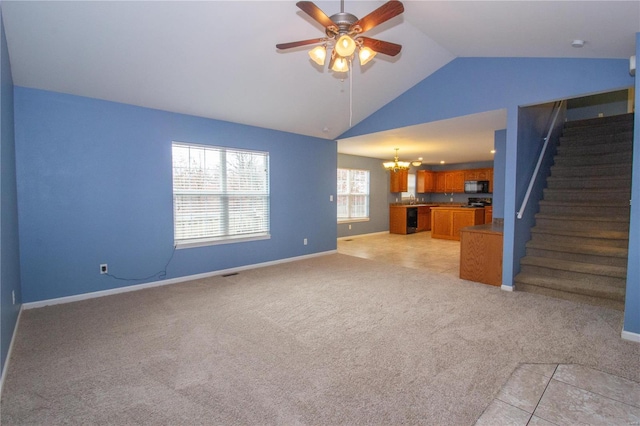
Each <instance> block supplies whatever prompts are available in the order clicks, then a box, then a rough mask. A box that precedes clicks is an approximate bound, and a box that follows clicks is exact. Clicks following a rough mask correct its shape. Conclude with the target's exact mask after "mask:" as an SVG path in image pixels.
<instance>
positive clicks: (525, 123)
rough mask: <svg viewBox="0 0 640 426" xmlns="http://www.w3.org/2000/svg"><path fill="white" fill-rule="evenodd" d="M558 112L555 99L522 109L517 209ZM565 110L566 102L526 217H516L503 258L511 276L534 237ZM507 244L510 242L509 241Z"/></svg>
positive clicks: (520, 116)
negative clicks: (508, 246) (528, 242)
mask: <svg viewBox="0 0 640 426" xmlns="http://www.w3.org/2000/svg"><path fill="white" fill-rule="evenodd" d="M555 112H556V109H555V108H554V104H553V103H550V104H542V105H536V106H531V107H524V108H520V109H519V111H518V138H517V139H518V147H517V157H518V160H517V162H516V170H517V178H516V194H517V196H516V209H517V210H516V211H519V210H520V208H521V205H522V202H523V200H524V197H525V194H526V192H527V188H528V186H529V182H530V180H531V177H532V176H533V173H534V171H535V167H536V164H537V161H538V158H539V157H540V153H541V152H542V149H543V147H544V140H545V138H546V136H547V133H548V131H549V126H551V124H552V122H553V116H554V114H555ZM564 112H565V108H564V104H563V106H562V107H561V108H560V111H559V113H558V118H557V120H556V122H555V124H554V129H553V132H552V134H551V136H550V138H549V144H548V146H547V149H546V151H545V155H544V158H543V161H542V162H541V165H540V170H539V171H538V175H537V177H536V179H535V181H534V185H533V186H532V190H531V194H530V196H529V201H528V203H527V205H526V208H525V209H524V210H523V214H522V218H521V219H516V220H515V231H514V239H513V240H512V241H513V246H512V247H510V248H509V250H506V251H505V256H504V259H503V265H506V268H505V271H508V273H505V274H506V276H508V277H510V278H512V277H514V276H515V275H516V274H518V273H519V272H520V259H521V258H522V257H523V256H524V255H525V244H526V243H527V241H529V240H530V239H531V227H533V226H534V225H535V214H536V213H537V212H538V204H539V202H540V200H541V199H542V196H543V189H544V187H545V186H546V178H547V176H549V171H550V168H551V166H552V164H553V157H554V155H555V153H556V149H557V143H558V139H559V137H560V133H561V131H562V126H563V124H564V117H565V114H564ZM508 216H509V217H508V221H509V222H511V221H512V220H513V217H514V215H508ZM509 243H510V242H509ZM505 244H508V243H507V242H505ZM507 253H510V254H511V256H510V257H509V256H507V255H506V254H507ZM503 283H504V284H506V285H512V284H513V281H512V280H503Z"/></svg>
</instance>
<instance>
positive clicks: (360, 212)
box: [338, 169, 369, 222]
mask: <svg viewBox="0 0 640 426" xmlns="http://www.w3.org/2000/svg"><path fill="white" fill-rule="evenodd" d="M368 219H369V170H352V169H338V222H344V221H351V220H354V221H355V220H368Z"/></svg>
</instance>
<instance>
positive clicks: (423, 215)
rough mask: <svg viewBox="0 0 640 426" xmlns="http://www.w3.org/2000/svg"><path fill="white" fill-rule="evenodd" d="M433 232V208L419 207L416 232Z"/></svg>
mask: <svg viewBox="0 0 640 426" xmlns="http://www.w3.org/2000/svg"><path fill="white" fill-rule="evenodd" d="M430 230H431V207H429V206H419V207H418V228H417V229H416V232H423V231H430Z"/></svg>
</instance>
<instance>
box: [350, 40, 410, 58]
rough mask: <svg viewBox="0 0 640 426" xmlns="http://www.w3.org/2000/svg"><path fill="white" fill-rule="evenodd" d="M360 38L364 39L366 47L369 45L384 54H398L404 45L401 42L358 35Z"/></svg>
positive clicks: (363, 42)
mask: <svg viewBox="0 0 640 426" xmlns="http://www.w3.org/2000/svg"><path fill="white" fill-rule="evenodd" d="M358 40H362V45H363V46H364V47H368V48H369V49H371V50H373V51H374V52H378V53H382V54H383V55H389V56H396V55H397V54H398V53H400V51H401V50H402V46H401V45H399V44H395V43H391V42H388V41H382V40H376V39H375V38H369V37H358Z"/></svg>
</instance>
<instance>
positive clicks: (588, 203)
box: [540, 200, 629, 207]
mask: <svg viewBox="0 0 640 426" xmlns="http://www.w3.org/2000/svg"><path fill="white" fill-rule="evenodd" d="M540 204H547V205H550V206H551V205H553V206H567V207H572V206H576V207H580V206H584V207H588V206H592V205H594V204H597V205H598V206H602V207H629V202H628V201H611V200H607V201H590V200H582V201H581V200H540Z"/></svg>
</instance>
